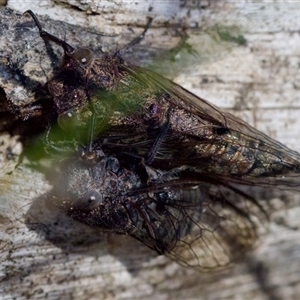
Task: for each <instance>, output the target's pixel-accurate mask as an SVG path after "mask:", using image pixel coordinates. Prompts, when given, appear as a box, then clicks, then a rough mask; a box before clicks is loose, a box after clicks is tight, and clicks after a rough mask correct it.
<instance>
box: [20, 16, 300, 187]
mask: <svg viewBox="0 0 300 300" xmlns="http://www.w3.org/2000/svg"><path fill="white" fill-rule="evenodd" d="M29 13H30V15H31V16H32V17H33V18H34V20H35V23H36V25H37V26H38V28H39V31H40V35H41V37H42V38H44V39H45V40H50V41H53V42H54V43H56V44H58V45H60V46H62V47H63V49H64V57H63V60H62V64H61V68H60V71H59V72H58V73H57V74H56V75H55V76H54V77H53V78H52V79H50V80H49V82H47V84H46V87H47V89H48V92H49V93H50V95H51V97H52V102H53V103H52V106H50V107H51V111H54V112H55V114H56V115H57V116H58V118H59V124H60V125H61V127H63V128H64V130H65V131H66V132H67V135H69V136H70V135H71V137H72V138H73V137H74V132H75V133H76V134H81V135H82V136H83V139H84V138H86V139H85V140H86V141H88V142H90V143H91V141H92V139H93V138H96V137H97V139H98V143H100V144H101V145H102V149H103V151H105V154H106V155H117V156H118V157H119V159H120V160H121V161H127V160H128V159H133V158H138V159H139V158H141V159H142V160H144V161H145V163H146V164H150V165H151V166H152V167H155V168H159V169H163V170H166V171H167V170H172V169H174V168H180V169H182V170H185V172H190V173H191V174H195V175H194V176H196V177H197V178H199V177H201V176H202V174H207V175H210V176H217V177H218V178H223V179H224V180H225V179H226V180H230V181H234V182H237V183H243V184H245V183H246V184H256V183H259V184H266V185H269V184H274V185H282V186H291V187H295V186H298V185H299V179H298V174H299V171H300V164H299V162H300V155H299V154H298V153H296V152H294V151H292V150H289V149H288V148H287V147H285V146H284V145H282V144H280V143H278V142H276V141H274V140H273V139H271V138H269V137H268V136H266V135H265V134H263V133H261V132H259V131H258V130H256V129H255V128H253V127H251V126H250V125H248V124H247V123H245V122H243V121H242V120H240V119H239V118H237V117H235V116H233V115H231V114H229V113H228V112H224V111H221V110H220V109H218V108H217V107H215V106H214V105H212V104H210V103H208V102H207V101H205V100H203V99H201V98H199V97H197V96H195V95H193V94H192V93H190V92H188V91H187V90H185V89H184V88H182V87H180V86H178V85H176V84H175V83H173V82H172V81H170V80H168V79H166V78H164V77H162V76H160V75H158V74H156V73H154V72H152V71H149V70H146V69H143V68H140V67H137V66H133V65H130V64H127V63H126V62H124V61H123V59H122V58H121V56H120V52H116V53H115V54H113V55H111V54H106V53H104V54H100V55H96V54H95V53H94V52H93V51H92V50H90V49H87V48H80V49H78V50H75V49H74V48H73V47H72V46H70V45H69V44H67V43H66V42H64V41H62V40H60V39H58V38H57V37H55V36H53V35H51V34H49V33H47V32H45V31H44V30H42V28H41V25H40V24H39V22H38V20H37V18H36V16H35V15H34V14H33V13H32V12H31V11H29ZM135 41H136V40H135ZM131 44H132V43H131ZM43 105H45V106H47V107H49V103H43V102H39V103H33V104H32V105H29V106H26V107H23V108H22V109H21V110H20V113H21V116H23V117H25V116H26V117H31V116H34V115H37V114H40V113H42V112H43V110H42V108H43ZM72 119H73V120H74V119H75V121H76V122H71V120H72ZM91 120H92V121H91ZM91 123H92V124H91ZM84 124H88V129H91V130H90V131H91V132H92V134H93V135H92V138H91V137H90V136H88V137H86V135H87V132H86V131H84V130H82V128H84ZM76 129H78V130H76ZM71 133H72V134H71Z"/></svg>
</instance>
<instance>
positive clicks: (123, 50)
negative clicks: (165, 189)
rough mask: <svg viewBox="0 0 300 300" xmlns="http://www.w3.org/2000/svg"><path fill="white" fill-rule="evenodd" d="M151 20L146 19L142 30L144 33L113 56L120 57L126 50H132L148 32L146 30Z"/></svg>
mask: <svg viewBox="0 0 300 300" xmlns="http://www.w3.org/2000/svg"><path fill="white" fill-rule="evenodd" d="M152 21H153V18H150V17H149V18H148V22H147V24H146V27H145V29H144V31H143V32H142V33H141V34H140V35H139V36H137V37H136V38H135V39H133V40H132V41H131V42H129V43H128V44H127V45H125V46H124V47H122V48H121V49H119V50H118V51H117V52H116V53H115V54H114V57H115V56H118V55H122V53H123V52H126V51H127V50H128V49H130V48H132V47H133V46H135V45H136V44H138V43H139V42H140V41H142V40H143V39H144V37H145V34H146V32H147V31H148V29H149V28H150V26H151V24H152Z"/></svg>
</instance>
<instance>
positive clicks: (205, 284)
mask: <svg viewBox="0 0 300 300" xmlns="http://www.w3.org/2000/svg"><path fill="white" fill-rule="evenodd" d="M24 2H26V1H24ZM26 3H27V4H22V5H21V4H20V1H8V4H7V5H8V7H11V8H13V9H18V12H17V11H16V10H9V9H7V8H0V33H1V34H0V87H1V91H2V93H1V95H0V97H1V107H0V108H1V111H2V110H5V109H6V106H5V105H2V102H5V99H9V100H10V101H12V102H14V103H15V104H16V105H18V103H25V102H30V101H32V100H33V97H34V94H33V93H32V89H33V88H34V87H35V86H36V85H37V83H38V82H39V83H40V84H44V83H45V82H46V81H47V79H49V78H50V77H51V74H52V72H55V68H56V70H57V67H58V66H59V57H60V56H61V51H60V49H58V48H57V47H54V54H53V55H52V57H49V53H47V51H46V46H45V43H44V42H43V40H42V39H41V38H40V37H39V34H38V31H37V29H36V27H35V26H34V24H33V22H32V20H31V19H30V17H29V16H27V15H24V16H22V15H21V14H22V12H24V11H25V10H27V9H32V10H33V11H34V12H35V13H36V14H38V16H39V19H40V21H41V23H42V25H43V27H44V28H45V29H46V30H47V31H48V32H50V33H52V34H54V35H56V36H59V37H60V38H61V39H65V40H66V41H67V42H68V43H70V44H71V45H73V46H74V47H80V46H86V47H90V48H91V49H93V50H94V51H96V52H97V51H100V50H102V51H112V52H114V51H116V50H117V49H119V48H121V47H122V46H124V45H125V44H126V43H127V42H129V41H130V40H132V39H133V38H134V37H136V36H137V35H138V34H140V33H141V32H142V31H143V28H144V26H145V24H146V23H147V17H153V18H154V19H153V23H152V26H151V27H150V28H149V30H148V32H147V33H146V36H145V39H144V40H143V41H142V42H141V43H140V44H139V45H136V46H135V47H133V48H132V49H130V50H129V51H128V52H127V53H126V54H125V55H124V57H125V59H126V60H129V61H131V62H132V63H135V64H138V65H142V66H145V67H149V68H154V69H155V70H156V71H157V72H159V73H163V74H164V75H166V76H169V77H170V78H172V79H174V80H175V81H176V82H177V83H179V84H181V85H183V86H184V87H185V88H187V89H189V90H190V91H192V92H194V93H195V94H197V95H198V96H201V97H202V98H205V99H207V100H209V101H211V102H212V103H214V104H216V105H218V106H219V107H222V108H224V109H228V110H230V111H231V112H232V113H233V114H235V115H237V116H239V117H241V118H242V119H244V120H245V121H247V122H249V123H250V124H251V125H253V126H255V127H256V128H257V129H259V130H261V131H263V132H265V133H266V134H268V135H269V136H271V137H272V138H274V139H276V140H279V141H280V142H282V143H283V144H285V145H287V146H288V147H290V148H291V149H294V150H296V151H300V143H299V138H300V132H299V128H300V117H299V116H300V91H299V87H300V75H299V66H300V47H299V45H300V34H299V32H300V18H299V15H300V2H298V1H293V2H285V3H283V2H274V3H272V2H270V1H268V2H266V3H264V2H257V1H253V2H252V1H189V0H187V1H155V0H153V1H144V0H140V1H133V2H131V1H121V0H120V1H75V0H74V1H55V3H54V1H53V2H52V1H50V0H48V1H35V2H34V3H33V2H31V3H30V2H26ZM26 5H27V6H26ZM46 15H48V16H46ZM63 21H65V22H67V23H65V22H63ZM68 23H69V24H68ZM216 32H219V33H220V32H221V33H223V34H221V35H220V34H217V33H216ZM185 36H187V37H188V39H187V40H186V43H185V44H183V43H182V41H183V39H184V37H185ZM180 43H181V44H180ZM178 45H179V46H178ZM180 45H181V46H180ZM176 46H177V48H176ZM169 50H170V51H169ZM53 70H54V71H53ZM1 141H3V142H1V148H0V158H1V159H0V166H1V172H0V174H1V178H0V251H1V255H0V298H1V299H45V298H47V299H298V297H299V295H300V263H299V262H300V231H299V226H300V219H299V213H300V208H299V206H298V205H299V195H300V194H299V193H297V192H291V193H288V194H287V193H284V192H282V193H281V195H280V197H281V198H280V201H277V202H276V199H275V200H273V201H274V203H275V204H278V207H277V208H278V209H277V211H276V212H275V213H274V214H273V215H272V218H271V221H270V224H269V231H268V232H267V233H266V234H264V235H263V236H261V239H260V241H259V243H258V246H257V248H256V249H255V251H253V252H250V253H249V255H248V256H247V257H245V258H244V260H242V261H241V262H239V263H238V264H235V265H234V266H232V267H231V268H228V269H227V270H225V271H222V272H209V273H199V271H198V270H193V269H188V268H183V267H181V266H179V265H178V264H177V263H176V262H173V261H171V260H169V259H168V258H166V257H164V256H157V254H156V253H155V252H153V251H152V250H150V249H148V248H147V247H146V246H144V245H143V244H141V243H140V242H138V241H136V240H134V239H132V238H131V237H129V236H119V235H114V234H105V233H99V231H97V230H92V229H89V228H87V227H86V226H84V225H81V224H79V223H76V222H74V221H72V220H70V219H69V218H68V217H66V216H64V215H62V214H61V213H60V212H59V211H55V209H54V208H53V207H48V206H47V205H46V204H45V202H46V199H47V192H49V191H50V190H51V187H52V185H53V182H54V180H53V178H52V177H53V176H52V177H51V176H46V175H45V173H44V172H42V171H41V169H42V168H37V170H34V169H33V168H29V167H28V161H26V157H25V158H23V157H22V159H20V160H19V162H20V165H18V166H16V163H17V161H18V158H19V156H20V153H21V149H22V145H21V143H20V142H18V140H17V139H16V137H9V135H8V134H6V133H2V135H1ZM26 162H27V164H26ZM44 169H47V166H45V167H44V168H43V170H44ZM277 200H279V199H277ZM237 234H238V233H237Z"/></svg>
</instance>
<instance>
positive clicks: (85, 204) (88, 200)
mask: <svg viewBox="0 0 300 300" xmlns="http://www.w3.org/2000/svg"><path fill="white" fill-rule="evenodd" d="M102 199H103V198H102V195H101V194H100V193H99V192H98V191H96V190H91V191H88V192H87V193H85V194H84V195H83V197H82V199H81V200H80V201H79V202H80V203H78V205H79V206H80V208H81V209H84V210H92V209H94V208H96V207H98V206H99V205H100V204H101V202H102Z"/></svg>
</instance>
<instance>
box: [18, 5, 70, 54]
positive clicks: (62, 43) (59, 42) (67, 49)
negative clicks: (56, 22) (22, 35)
mask: <svg viewBox="0 0 300 300" xmlns="http://www.w3.org/2000/svg"><path fill="white" fill-rule="evenodd" d="M24 14H29V15H30V16H31V17H32V19H33V20H34V23H35V25H36V27H37V28H38V29H39V32H40V37H41V38H42V39H43V40H45V41H52V42H54V43H55V44H57V45H59V46H61V47H62V48H63V49H64V52H65V54H67V55H72V54H73V53H74V52H75V49H74V48H73V47H72V46H71V45H69V44H68V43H66V42H65V41H63V40H61V39H59V38H57V37H56V36H54V35H52V34H50V33H48V32H47V31H45V30H43V28H42V25H41V23H40V22H39V20H38V18H37V16H36V15H35V14H34V13H33V12H32V11H31V10H27V11H25V12H24ZM24 14H23V15H24Z"/></svg>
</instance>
